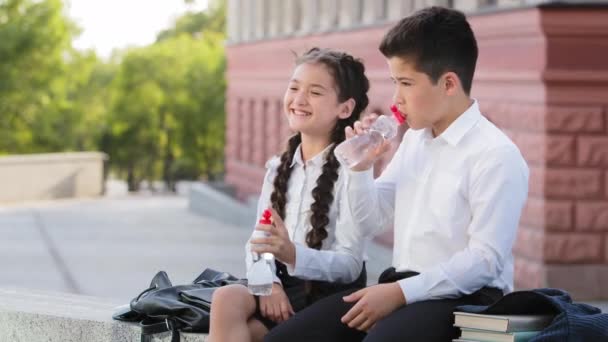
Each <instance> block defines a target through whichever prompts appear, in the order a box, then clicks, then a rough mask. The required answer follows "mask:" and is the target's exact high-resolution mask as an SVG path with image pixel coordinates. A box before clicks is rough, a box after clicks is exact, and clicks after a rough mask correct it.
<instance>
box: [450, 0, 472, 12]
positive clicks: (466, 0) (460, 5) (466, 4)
mask: <svg viewBox="0 0 608 342" xmlns="http://www.w3.org/2000/svg"><path fill="white" fill-rule="evenodd" d="M477 7H478V0H454V8H455V9H457V10H459V11H463V12H473V11H475V10H476V9H477Z"/></svg>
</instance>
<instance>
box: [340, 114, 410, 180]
mask: <svg viewBox="0 0 608 342" xmlns="http://www.w3.org/2000/svg"><path fill="white" fill-rule="evenodd" d="M391 111H392V112H393V115H392V116H387V115H381V116H379V117H378V119H376V121H374V123H373V124H372V125H371V127H370V128H369V130H368V131H367V132H366V133H365V134H361V135H355V136H354V137H352V138H350V139H347V140H345V141H343V142H342V143H341V144H340V145H338V146H337V147H336V149H335V150H334V154H335V155H336V158H338V161H339V162H340V163H341V164H342V165H344V166H346V167H348V168H349V169H350V168H352V167H354V166H355V165H357V164H359V163H360V162H361V160H363V158H364V157H365V156H366V155H367V154H368V153H369V151H372V150H374V149H376V148H378V146H380V144H382V142H383V141H384V140H389V139H392V138H394V137H395V136H396V135H397V129H398V127H399V125H401V124H402V123H403V122H404V121H405V117H404V115H403V114H401V113H400V112H399V110H398V109H397V107H396V106H394V105H393V106H391Z"/></svg>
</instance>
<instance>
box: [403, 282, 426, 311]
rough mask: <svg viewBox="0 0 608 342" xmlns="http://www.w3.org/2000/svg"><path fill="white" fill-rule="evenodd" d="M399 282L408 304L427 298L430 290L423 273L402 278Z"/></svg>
mask: <svg viewBox="0 0 608 342" xmlns="http://www.w3.org/2000/svg"><path fill="white" fill-rule="evenodd" d="M398 283H399V286H401V291H403V296H404V297H405V303H406V305H409V304H413V303H416V302H420V301H423V300H425V299H426V295H427V293H428V290H427V289H426V287H425V284H424V277H423V276H422V275H418V276H415V277H410V278H406V279H401V280H399V281H398Z"/></svg>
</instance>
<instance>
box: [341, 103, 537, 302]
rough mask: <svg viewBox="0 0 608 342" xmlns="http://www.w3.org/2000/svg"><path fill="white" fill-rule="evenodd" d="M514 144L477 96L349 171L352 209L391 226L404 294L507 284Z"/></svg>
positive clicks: (378, 225) (438, 294) (514, 223)
mask: <svg viewBox="0 0 608 342" xmlns="http://www.w3.org/2000/svg"><path fill="white" fill-rule="evenodd" d="M528 177H529V170H528V166H527V165H526V162H525V161H524V159H523V157H522V155H521V153H520V151H519V149H518V148H517V147H516V146H515V144H513V142H512V141H511V140H510V139H509V138H508V137H507V136H506V135H505V134H504V133H503V132H502V131H501V130H500V129H498V128H497V127H496V126H494V125H493V124H492V123H491V122H489V121H488V120H487V119H486V118H485V117H483V116H482V115H481V113H480V112H479V108H478V105H477V102H476V101H475V102H474V103H473V104H472V105H471V106H470V107H469V109H468V110H467V111H465V112H464V113H463V114H462V115H460V116H459V117H458V118H457V119H456V120H455V121H454V122H453V123H452V124H451V125H450V126H449V127H448V128H447V129H446V130H445V131H444V132H443V133H442V134H441V135H439V136H438V137H436V138H433V135H432V132H431V130H430V129H421V130H412V129H409V130H408V131H407V132H406V134H405V135H404V137H403V140H402V142H401V144H400V146H399V149H398V150H397V152H396V153H395V156H394V157H393V159H392V160H391V162H390V163H389V165H388V166H387V168H386V170H385V171H384V172H383V173H382V175H381V176H380V177H379V178H378V179H377V180H375V181H374V179H373V176H372V171H371V170H368V171H363V172H353V171H349V184H348V185H347V186H348V196H349V203H350V205H351V210H352V215H353V216H354V219H355V221H357V222H359V223H360V224H361V226H362V227H368V228H369V227H374V228H373V230H374V231H373V232H372V231H368V233H375V232H378V231H380V230H382V229H385V228H389V227H391V226H394V247H393V266H394V267H395V268H396V270H397V271H415V272H419V273H420V275H418V276H415V277H411V278H407V279H403V280H400V281H399V285H400V286H401V289H402V291H403V293H404V295H405V298H406V300H407V303H408V304H411V303H414V302H417V301H422V300H430V299H440V298H454V297H459V296H462V295H466V294H470V293H473V292H475V291H476V290H478V289H480V288H482V287H484V286H491V287H495V288H498V289H501V290H503V292H504V293H507V292H510V291H512V290H513V254H512V247H513V243H514V241H515V237H516V233H517V227H518V223H519V218H520V215H521V211H522V208H523V206H524V203H525V200H526V197H527V193H528Z"/></svg>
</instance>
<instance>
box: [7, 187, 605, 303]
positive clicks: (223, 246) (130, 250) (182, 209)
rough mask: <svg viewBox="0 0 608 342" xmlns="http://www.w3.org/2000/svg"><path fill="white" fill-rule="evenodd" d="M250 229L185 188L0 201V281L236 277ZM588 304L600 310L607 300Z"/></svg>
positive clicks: (60, 286)
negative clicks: (194, 208) (198, 209)
mask: <svg viewBox="0 0 608 342" xmlns="http://www.w3.org/2000/svg"><path fill="white" fill-rule="evenodd" d="M221 215H231V213H230V212H225V213H221ZM221 215H220V216H221ZM216 217H217V216H216ZM225 217H227V216H225ZM251 229H252V227H250V226H236V225H231V224H227V223H223V222H221V220H217V219H211V218H208V217H203V216H200V215H197V214H194V213H192V212H191V211H189V210H188V200H187V198H186V197H185V196H166V195H164V196H163V195H131V196H128V195H127V196H114V197H105V198H99V199H85V200H60V201H48V202H32V203H26V204H19V205H13V206H6V205H5V206H0V236H1V237H2V239H0V265H2V272H0V288H2V287H19V288H30V289H36V290H45V291H49V290H50V291H57V292H70V293H75V294H84V295H90V296H96V297H102V298H108V299H109V300H111V301H112V302H124V303H126V302H128V301H129V300H130V299H131V298H133V297H134V296H135V295H136V294H138V293H139V292H140V291H141V290H142V289H144V288H146V287H147V285H148V284H149V282H150V279H151V278H152V276H153V275H154V274H155V273H156V272H157V271H159V270H164V271H166V272H167V273H168V274H169V277H170V278H171V279H172V281H173V283H174V284H180V283H182V284H183V283H188V282H190V281H192V280H193V279H194V278H195V277H196V276H197V275H198V274H199V273H200V272H201V271H202V270H204V269H205V268H206V267H211V268H216V269H220V270H225V271H228V272H230V273H232V274H234V275H236V276H239V277H242V276H244V273H245V272H244V258H245V249H244V244H245V241H246V240H247V238H248V237H249V235H250V234H251ZM368 254H369V261H368V263H367V266H368V267H367V269H368V279H369V282H370V283H374V282H375V281H376V279H377V278H378V275H379V273H380V272H381V271H382V269H383V268H384V267H386V265H388V264H390V258H391V255H390V251H389V250H387V249H386V248H384V247H381V246H378V245H376V244H372V245H371V246H370V248H369V251H368ZM591 304H593V305H595V306H598V307H601V308H602V310H603V311H604V312H608V302H593V303H591Z"/></svg>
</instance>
